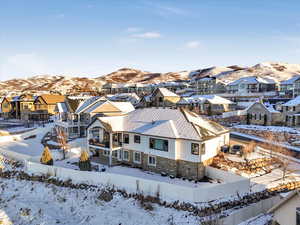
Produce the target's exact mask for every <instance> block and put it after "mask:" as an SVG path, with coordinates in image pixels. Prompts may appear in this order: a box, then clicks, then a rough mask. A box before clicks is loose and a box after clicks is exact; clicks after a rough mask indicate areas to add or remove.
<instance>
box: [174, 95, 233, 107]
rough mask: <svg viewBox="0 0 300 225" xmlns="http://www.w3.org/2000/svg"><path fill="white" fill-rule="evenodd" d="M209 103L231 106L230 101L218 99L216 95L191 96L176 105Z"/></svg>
mask: <svg viewBox="0 0 300 225" xmlns="http://www.w3.org/2000/svg"><path fill="white" fill-rule="evenodd" d="M206 101H207V102H209V103H211V104H216V105H222V104H233V102H232V101H230V100H228V99H226V98H223V97H220V96H218V95H192V96H190V97H184V98H182V99H181V100H180V101H179V102H178V104H187V103H204V102H206Z"/></svg>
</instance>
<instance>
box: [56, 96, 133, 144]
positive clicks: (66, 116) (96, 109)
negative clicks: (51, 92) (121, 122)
mask: <svg viewBox="0 0 300 225" xmlns="http://www.w3.org/2000/svg"><path fill="white" fill-rule="evenodd" d="M69 105H70V102H69V101H65V102H64V103H59V104H57V108H56V111H57V113H58V114H57V117H56V121H55V127H56V128H58V129H63V130H64V132H65V133H66V134H67V136H68V137H72V138H77V137H85V136H86V127H87V126H88V125H89V124H90V123H91V122H92V120H93V118H94V117H95V116H120V115H124V114H126V113H129V112H131V111H133V110H134V106H133V105H132V104H131V103H130V102H114V101H109V100H107V99H106V98H103V97H99V96H95V97H91V98H88V99H86V100H84V101H82V102H80V103H79V104H78V105H77V108H76V109H75V110H74V109H72V107H70V106H69Z"/></svg>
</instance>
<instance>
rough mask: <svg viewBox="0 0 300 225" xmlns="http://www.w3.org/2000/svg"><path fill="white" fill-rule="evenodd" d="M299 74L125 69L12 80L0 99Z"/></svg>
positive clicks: (283, 68) (274, 69) (276, 67)
mask: <svg viewBox="0 0 300 225" xmlns="http://www.w3.org/2000/svg"><path fill="white" fill-rule="evenodd" d="M296 74H300V64H288V63H274V62H265V63H259V64H256V65H254V66H252V67H242V66H237V65H234V66H228V67H210V68H204V69H199V70H194V71H181V72H169V73H153V72H146V71H141V70H137V69H130V68H122V69H120V70H117V71H115V72H112V73H110V74H107V75H104V76H100V77H97V78H87V77H68V76H62V75H59V76H52V75H39V76H34V77H31V78H28V79H13V80H8V81H4V82H0V95H7V94H8V93H10V94H14V92H15V94H19V93H21V92H26V91H27V92H30V93H33V94H40V93H43V92H49V91H53V92H58V93H61V94H73V93H79V92H86V91H97V90H99V88H100V87H101V86H102V85H103V84H105V83H107V82H110V83H118V84H121V83H144V84H149V83H159V82H166V81H176V80H189V79H195V78H199V77H204V76H215V77H217V78H219V79H221V80H222V81H224V82H225V83H228V82H231V81H233V80H236V79H239V78H241V77H245V76H261V77H267V78H272V79H274V80H276V81H282V80H286V79H288V78H290V77H292V76H293V75H296Z"/></svg>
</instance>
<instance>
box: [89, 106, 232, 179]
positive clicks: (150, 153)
mask: <svg viewBox="0 0 300 225" xmlns="http://www.w3.org/2000/svg"><path fill="white" fill-rule="evenodd" d="M87 132H88V136H87V140H88V149H89V151H90V152H91V153H93V155H94V156H95V157H94V158H93V160H96V161H97V162H99V163H101V164H105V165H109V166H113V165H119V164H123V165H128V166H133V167H138V168H142V169H143V170H149V171H153V172H156V173H165V174H168V175H173V176H178V177H186V178H188V179H195V180H198V179H201V178H203V176H204V170H205V166H206V165H209V164H210V163H211V162H212V158H213V157H214V156H216V155H217V154H218V152H219V151H220V148H221V146H223V145H226V144H228V143H229V132H228V130H227V129H225V128H224V127H222V126H221V125H219V124H217V123H215V122H212V121H209V120H207V119H205V118H203V117H201V116H199V115H197V114H195V113H193V112H190V111H187V110H183V109H171V108H142V109H137V110H135V111H132V112H130V113H128V114H127V115H123V116H117V117H97V118H96V119H95V120H94V121H93V122H92V123H91V124H90V125H89V126H88V128H87Z"/></svg>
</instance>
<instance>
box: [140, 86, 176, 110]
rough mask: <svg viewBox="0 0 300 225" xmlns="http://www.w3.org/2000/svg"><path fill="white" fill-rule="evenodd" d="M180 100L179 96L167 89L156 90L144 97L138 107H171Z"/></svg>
mask: <svg viewBox="0 0 300 225" xmlns="http://www.w3.org/2000/svg"><path fill="white" fill-rule="evenodd" d="M179 100H180V96H179V95H177V94H175V93H174V92H172V91H170V90H168V89H167V88H157V89H155V90H154V91H153V92H152V94H150V95H146V96H144V97H143V98H142V100H141V102H140V105H139V106H140V107H153V106H154V107H171V106H175V105H176V103H177V102H178V101H179Z"/></svg>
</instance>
